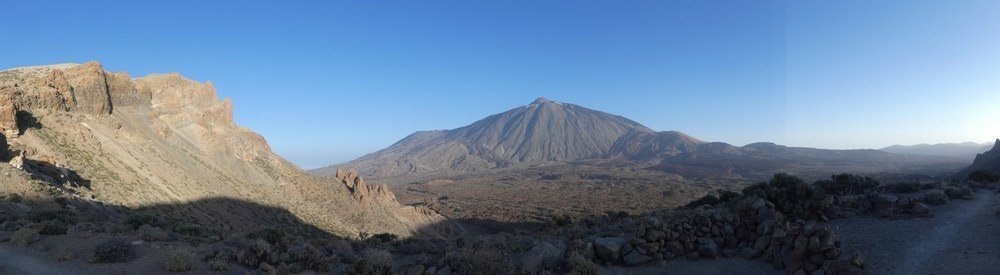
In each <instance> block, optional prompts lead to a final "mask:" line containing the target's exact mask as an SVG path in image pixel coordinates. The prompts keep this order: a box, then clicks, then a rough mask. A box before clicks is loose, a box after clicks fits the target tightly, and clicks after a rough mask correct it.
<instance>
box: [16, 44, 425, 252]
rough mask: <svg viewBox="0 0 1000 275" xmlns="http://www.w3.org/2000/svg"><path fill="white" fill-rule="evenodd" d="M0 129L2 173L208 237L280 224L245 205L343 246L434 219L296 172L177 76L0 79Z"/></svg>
mask: <svg viewBox="0 0 1000 275" xmlns="http://www.w3.org/2000/svg"><path fill="white" fill-rule="evenodd" d="M20 130H23V132H22V131H20ZM0 131H2V132H3V134H4V136H5V137H6V140H5V142H4V145H5V148H7V150H5V151H9V152H17V153H18V154H17V157H16V158H15V159H16V162H17V163H16V165H15V163H10V164H11V165H15V166H16V167H17V168H18V169H21V170H22V171H25V172H28V173H30V174H31V177H29V179H30V178H35V179H41V180H44V181H50V182H52V183H53V184H63V185H65V186H66V187H67V188H69V189H71V190H74V191H73V192H77V193H79V194H80V195H82V196H85V197H93V198H96V199H97V200H99V201H102V202H104V203H108V204H114V205H122V206H127V207H136V208H142V207H147V208H149V207H151V208H152V209H164V210H163V211H164V213H162V214H163V215H164V216H166V217H172V218H177V219H194V220H195V221H196V222H198V223H199V224H202V225H205V226H207V227H211V228H213V229H218V230H226V231H248V230H255V229H259V228H260V227H262V226H274V227H282V226H286V225H285V224H282V223H284V222H287V221H282V220H278V219H271V218H268V217H267V215H249V214H247V211H248V210H246V209H243V210H240V209H237V208H240V207H243V206H246V205H259V206H261V207H264V208H273V209H282V210H287V211H288V212H290V213H292V214H293V215H295V217H296V218H298V219H300V220H302V221H304V222H305V223H306V224H309V225H311V226H315V227H316V228H319V229H321V230H323V231H326V232H329V233H334V234H337V235H341V236H345V237H357V236H358V233H359V232H367V233H371V234H374V233H380V232H386V233H393V234H396V235H400V236H408V235H412V234H415V232H417V231H418V230H421V232H424V231H426V229H427V228H430V225H432V224H436V223H440V222H442V221H443V219H444V218H443V217H441V216H440V215H437V214H436V213H433V211H429V210H428V209H419V208H417V207H412V206H402V205H400V204H399V203H398V202H396V199H395V196H394V195H393V194H392V192H391V191H389V190H388V188H386V187H385V186H381V185H367V184H364V182H363V180H360V179H359V182H358V184H357V185H350V186H349V185H347V184H345V183H344V182H338V181H337V180H334V179H321V178H317V177H313V176H311V175H308V174H306V173H304V172H303V171H302V170H300V169H299V168H297V167H296V166H295V165H293V164H291V163H289V162H288V161H286V160H284V159H283V158H281V157H280V156H278V155H276V154H274V153H273V152H272V151H271V149H270V147H269V146H268V144H267V141H266V140H265V139H264V137H262V136H261V135H259V134H257V133H254V132H253V131H251V130H249V129H247V128H244V127H240V126H238V125H236V124H235V123H233V101H232V100H230V99H219V98H218V95H217V91H216V89H215V87H214V86H213V85H212V84H211V83H208V82H204V83H203V82H198V81H194V80H191V79H188V78H185V77H183V76H181V75H180V74H177V73H170V74H154V75H149V76H145V77H139V78H131V77H130V76H129V75H127V74H125V73H112V72H107V71H105V70H104V68H103V67H102V65H101V64H100V63H97V62H89V63H86V64H61V65H51V66H39V67H26V68H17V69H10V70H3V71H0ZM5 159H10V158H5ZM11 161H13V160H11ZM29 179H25V180H24V182H23V184H26V185H27V184H30V180H29ZM352 183H353V182H352ZM206 201H209V202H213V204H212V205H207V204H198V205H193V206H194V207H191V208H190V209H193V210H191V211H193V212H188V213H180V212H178V213H173V212H171V211H167V208H162V207H153V206H161V205H185V204H195V203H197V202H206ZM219 202H233V203H236V204H233V205H228V206H226V205H215V204H218V203H219ZM239 205H243V206H239ZM248 216H251V217H248Z"/></svg>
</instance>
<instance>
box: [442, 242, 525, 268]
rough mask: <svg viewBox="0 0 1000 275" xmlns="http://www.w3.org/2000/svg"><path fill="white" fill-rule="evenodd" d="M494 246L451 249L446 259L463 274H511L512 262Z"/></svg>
mask: <svg viewBox="0 0 1000 275" xmlns="http://www.w3.org/2000/svg"><path fill="white" fill-rule="evenodd" d="M507 259H508V257H505V256H504V255H503V254H502V253H500V251H497V250H496V249H494V248H488V247H483V248H480V249H471V250H470V249H462V250H453V251H449V252H448V254H446V255H445V260H446V261H447V262H448V264H449V265H451V268H453V269H455V271H458V272H460V273H462V274H510V273H511V272H512V271H513V268H512V267H511V265H510V263H509V262H508V261H507Z"/></svg>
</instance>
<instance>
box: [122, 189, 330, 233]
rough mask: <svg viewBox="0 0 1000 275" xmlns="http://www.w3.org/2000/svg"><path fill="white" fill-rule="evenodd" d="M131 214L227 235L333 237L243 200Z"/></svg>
mask: <svg viewBox="0 0 1000 275" xmlns="http://www.w3.org/2000/svg"><path fill="white" fill-rule="evenodd" d="M128 211H129V212H132V213H144V214H151V215H154V216H157V217H160V218H161V219H163V220H164V221H166V222H168V223H180V222H184V223H195V224H198V225H201V226H203V227H205V228H208V229H211V230H213V231H217V232H220V233H224V234H225V233H238V234H244V233H248V232H254V231H257V230H261V229H265V228H274V229H281V230H282V231H284V232H287V233H290V234H294V235H300V236H304V237H309V238H329V237H333V234H331V233H328V232H325V231H323V230H321V229H319V228H318V227H316V226H314V225H312V224H309V223H308V222H306V221H303V220H301V219H299V218H298V217H296V216H295V215H294V214H292V213H291V212H289V211H288V210H285V209H283V208H278V207H273V206H266V205H261V204H258V203H255V202H250V201H245V200H241V199H232V198H221V197H217V198H207V199H201V200H197V201H192V202H186V203H170V204H155V205H150V206H143V207H138V208H134V209H130V210H128ZM331 215H336V213H331Z"/></svg>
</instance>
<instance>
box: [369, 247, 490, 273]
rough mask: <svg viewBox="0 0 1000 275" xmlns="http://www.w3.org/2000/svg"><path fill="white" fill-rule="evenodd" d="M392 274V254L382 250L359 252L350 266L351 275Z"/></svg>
mask: <svg viewBox="0 0 1000 275" xmlns="http://www.w3.org/2000/svg"><path fill="white" fill-rule="evenodd" d="M392 272H393V265H392V254H390V253H389V251H385V250H382V249H374V248H368V249H365V250H364V251H362V252H361V257H360V258H358V260H357V261H356V262H354V264H353V265H352V266H351V273H352V274H359V275H389V274H392ZM469 274H473V273H469ZM494 274H498V273H494Z"/></svg>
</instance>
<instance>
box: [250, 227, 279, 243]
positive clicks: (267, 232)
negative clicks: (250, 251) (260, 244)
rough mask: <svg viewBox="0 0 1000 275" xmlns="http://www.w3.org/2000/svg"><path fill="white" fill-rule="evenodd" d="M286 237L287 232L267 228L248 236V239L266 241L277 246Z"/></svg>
mask: <svg viewBox="0 0 1000 275" xmlns="http://www.w3.org/2000/svg"><path fill="white" fill-rule="evenodd" d="M284 236H285V232H284V231H281V230H278V229H274V228H265V229H261V230H258V231H255V232H253V233H250V234H248V235H247V238H248V239H261V240H264V241H266V242H268V243H270V244H276V243H278V241H280V240H281V238H282V237H284Z"/></svg>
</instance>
